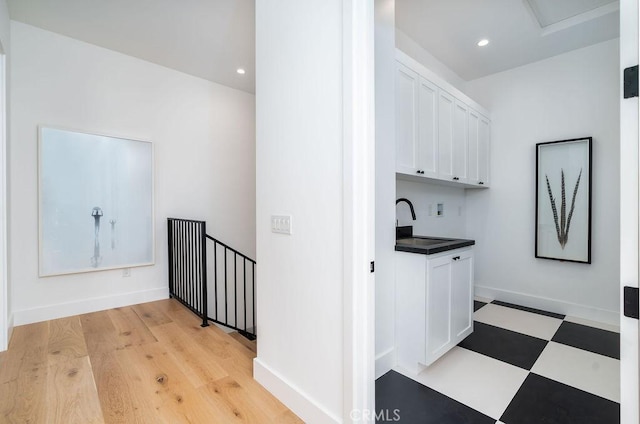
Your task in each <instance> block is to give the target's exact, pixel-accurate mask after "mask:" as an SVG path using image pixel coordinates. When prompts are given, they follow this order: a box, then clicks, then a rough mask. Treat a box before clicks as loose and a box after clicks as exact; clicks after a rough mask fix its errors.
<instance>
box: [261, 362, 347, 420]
mask: <svg viewBox="0 0 640 424" xmlns="http://www.w3.org/2000/svg"><path fill="white" fill-rule="evenodd" d="M253 378H254V379H255V380H256V381H257V382H258V383H260V384H261V385H262V386H264V388H265V389H267V390H268V391H269V392H271V393H272V394H273V395H274V396H275V397H277V398H278V399H279V400H280V401H281V402H282V403H284V404H285V405H287V407H288V408H289V409H291V411H293V413H295V414H296V415H297V416H298V417H300V418H301V419H302V420H303V421H304V422H306V423H331V424H334V423H342V422H343V421H342V419H340V418H339V417H336V416H335V415H333V414H331V412H329V411H327V410H326V409H325V408H323V407H322V406H321V405H320V404H318V403H317V402H315V401H314V400H313V398H311V397H310V396H309V395H308V394H306V393H304V392H303V391H302V390H300V388H299V387H296V385H295V384H293V383H291V382H290V381H289V380H287V379H286V378H284V377H283V376H282V375H280V374H279V373H278V372H277V371H275V370H273V369H271V368H270V367H269V366H268V365H266V364H264V363H263V362H262V361H261V360H260V358H255V359H254V360H253Z"/></svg>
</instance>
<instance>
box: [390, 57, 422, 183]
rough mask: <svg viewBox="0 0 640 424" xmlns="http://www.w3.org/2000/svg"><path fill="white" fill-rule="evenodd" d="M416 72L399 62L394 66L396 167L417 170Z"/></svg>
mask: <svg viewBox="0 0 640 424" xmlns="http://www.w3.org/2000/svg"><path fill="white" fill-rule="evenodd" d="M419 79H420V77H419V76H418V74H417V73H416V72H414V71H412V70H411V69H409V68H407V67H406V66H404V65H402V64H401V63H397V68H396V169H397V171H398V172H403V173H406V174H416V173H417V171H418V125H417V119H416V118H417V117H418V84H419Z"/></svg>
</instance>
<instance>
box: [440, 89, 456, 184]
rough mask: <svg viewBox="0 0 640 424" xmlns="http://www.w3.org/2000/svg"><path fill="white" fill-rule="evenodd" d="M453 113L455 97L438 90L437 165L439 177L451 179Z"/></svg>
mask: <svg viewBox="0 0 640 424" xmlns="http://www.w3.org/2000/svg"><path fill="white" fill-rule="evenodd" d="M454 115H455V99H454V98H453V96H451V95H450V94H449V93H447V92H446V91H443V90H440V93H439V95H438V148H439V157H438V165H439V168H440V172H439V177H440V178H442V179H445V180H452V179H453V126H454Z"/></svg>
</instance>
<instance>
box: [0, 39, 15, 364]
mask: <svg viewBox="0 0 640 424" xmlns="http://www.w3.org/2000/svg"><path fill="white" fill-rule="evenodd" d="M6 58H7V56H6V55H5V54H4V49H3V47H2V45H0V352H1V351H3V350H6V349H7V347H8V345H9V337H10V335H11V334H10V330H11V328H10V327H13V325H12V323H11V322H10V320H9V316H8V312H9V304H8V298H7V297H8V294H9V292H8V287H7V284H8V282H7V266H8V264H7V203H8V198H7V69H6V63H7V60H6Z"/></svg>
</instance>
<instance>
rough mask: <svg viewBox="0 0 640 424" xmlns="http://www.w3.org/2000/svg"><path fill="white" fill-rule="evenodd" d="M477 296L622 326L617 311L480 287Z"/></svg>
mask: <svg viewBox="0 0 640 424" xmlns="http://www.w3.org/2000/svg"><path fill="white" fill-rule="evenodd" d="M475 295H476V296H480V297H484V298H487V299H491V300H500V301H503V302H508V303H515V304H516V305H521V306H527V307H529V308H535V309H542V310H543V311H548V312H555V313H558V314H564V315H569V316H574V317H578V318H584V319H588V320H591V321H596V322H602V323H605V324H609V325H614V326H618V327H619V326H620V312H617V311H609V310H606V309H599V308H594V307H592V306H586V305H580V304H577V303H571V302H565V301H562V300H556V299H549V298H546V297H540V296H533V295H530V294H526V293H519V292H513V291H509V290H503V289H496V288H493V287H485V286H478V285H476V286H475Z"/></svg>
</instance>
